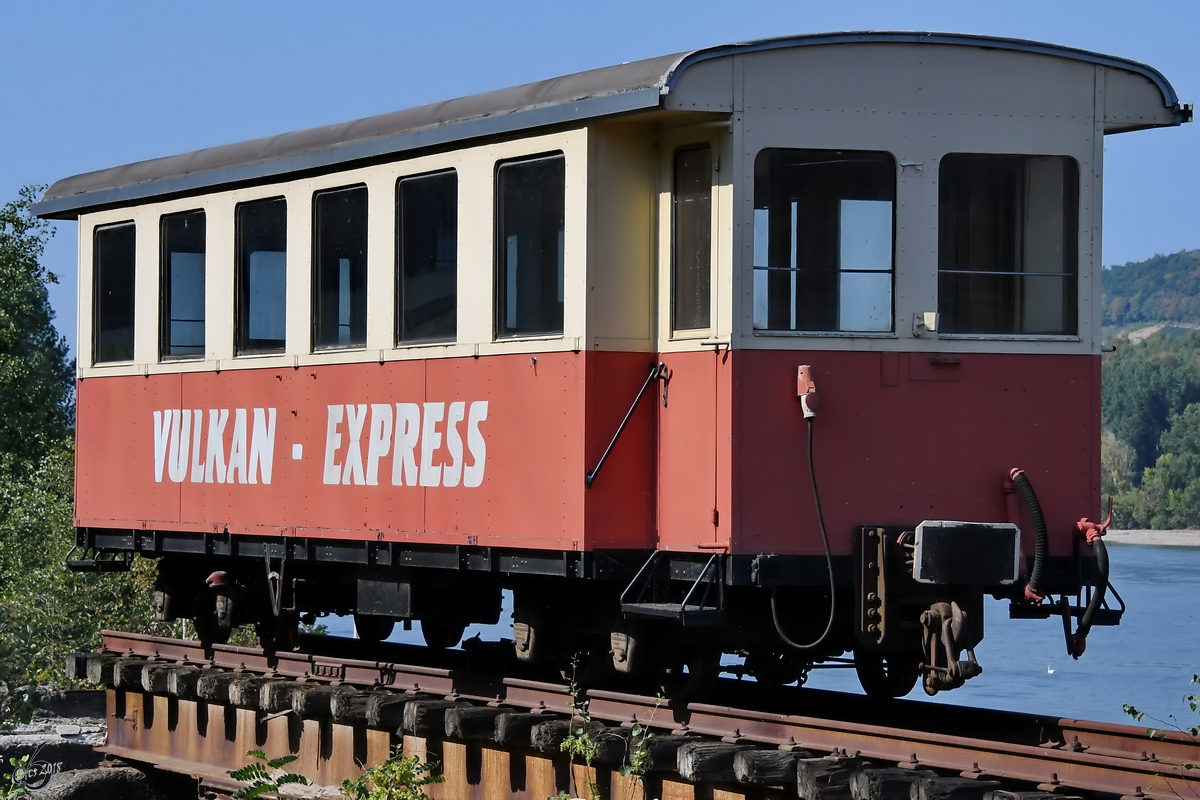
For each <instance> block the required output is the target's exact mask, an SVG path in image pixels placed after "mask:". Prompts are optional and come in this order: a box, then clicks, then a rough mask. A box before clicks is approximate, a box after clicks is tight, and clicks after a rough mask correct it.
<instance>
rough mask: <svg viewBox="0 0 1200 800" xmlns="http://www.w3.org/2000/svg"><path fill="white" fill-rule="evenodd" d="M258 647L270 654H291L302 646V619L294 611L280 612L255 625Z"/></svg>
mask: <svg viewBox="0 0 1200 800" xmlns="http://www.w3.org/2000/svg"><path fill="white" fill-rule="evenodd" d="M254 632H255V634H257V635H258V646H259V647H261V648H262V649H263V650H266V651H267V652H269V653H278V652H290V651H292V650H295V649H297V648H298V647H299V646H300V617H299V615H297V614H296V613H295V612H294V611H280V612H279V616H278V617H276V616H274V615H269V616H267V617H266V618H265V619H263V620H260V621H258V622H256V623H254Z"/></svg>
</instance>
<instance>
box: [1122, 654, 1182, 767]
mask: <svg viewBox="0 0 1200 800" xmlns="http://www.w3.org/2000/svg"><path fill="white" fill-rule="evenodd" d="M1190 685H1191V686H1196V685H1200V675H1193V676H1192V680H1191V681H1190ZM1183 704H1184V705H1185V706H1186V707H1187V709H1188V710H1189V711H1191V713H1192V714H1193V715H1197V714H1200V695H1195V694H1185V695H1184V696H1183ZM1121 709H1122V710H1123V711H1124V712H1125V713H1126V714H1128V715H1129V716H1131V717H1133V718H1134V720H1135V721H1137V722H1143V721H1145V720H1147V719H1149V720H1151V721H1152V722H1158V723H1160V724H1161V725H1162V726H1163V727H1166V728H1171V729H1172V730H1174V731H1178V732H1179V733H1182V734H1183V735H1184V736H1187V737H1189V738H1191V740H1192V742H1193V743H1196V744H1200V725H1188V724H1181V723H1180V721H1179V719H1178V718H1177V717H1176V716H1175V715H1174V714H1168V715H1167V718H1166V719H1165V720H1162V719H1157V718H1155V717H1151V716H1150V715H1149V714H1147V713H1146V712H1145V711H1141V710H1140V709H1137V708H1135V707H1133V706H1131V705H1130V704H1129V703H1125V704H1124V705H1122V706H1121ZM1197 720H1200V717H1197ZM1146 735H1147V736H1149V737H1150V738H1151V739H1153V740H1155V741H1163V740H1165V739H1166V738H1167V734H1166V731H1164V730H1163V729H1162V728H1147V729H1146ZM1180 766H1181V767H1183V768H1184V769H1187V770H1192V769H1196V768H1197V766H1198V765H1196V764H1193V763H1191V762H1183V763H1181V764H1180Z"/></svg>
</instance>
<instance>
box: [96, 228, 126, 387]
mask: <svg viewBox="0 0 1200 800" xmlns="http://www.w3.org/2000/svg"><path fill="white" fill-rule="evenodd" d="M94 237H95V238H94V239H93V244H92V297H93V306H92V308H93V311H92V317H93V320H92V324H93V326H94V333H93V336H94V338H93V340H92V362H93V363H95V364H101V363H104V362H109V361H132V360H133V273H134V241H135V238H134V226H133V223H132V222H127V223H123V224H121V225H109V226H106V227H103V228H96V232H95V234H94Z"/></svg>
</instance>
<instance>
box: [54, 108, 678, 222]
mask: <svg viewBox="0 0 1200 800" xmlns="http://www.w3.org/2000/svg"><path fill="white" fill-rule="evenodd" d="M661 102H662V97H661V93H660V89H659V88H658V86H651V87H647V88H644V89H635V90H633V91H628V92H619V93H617V94H610V95H601V96H597V97H589V98H585V99H583V100H575V101H570V102H565V103H556V104H554V105H548V106H536V107H532V108H525V109H520V110H517V111H513V112H510V113H507V114H500V115H495V116H489V117H481V118H479V119H471V120H465V121H462V122H455V123H453V124H451V125H434V126H431V127H428V128H420V129H417V130H413V131H406V132H404V133H400V134H397V135H395V136H382V137H379V138H376V139H369V140H366V141H360V142H352V143H349V144H345V145H340V146H337V147H331V148H327V149H322V150H314V151H313V152H310V153H302V154H299V155H293V156H285V157H283V158H277V159H270V160H265V161H258V162H255V163H253V164H243V165H238V166H235V167H226V168H224V169H215V170H205V171H203V172H194V173H189V174H186V175H178V176H175V177H170V178H161V179H155V180H150V181H144V182H142V183H135V184H131V185H128V186H117V187H113V188H111V189H98V190H94V191H90V192H82V193H80V194H73V195H67V196H64V197H55V198H52V199H49V200H41V201H38V202H37V203H34V205H33V209H32V210H33V213H34V214H35V215H36V216H38V217H42V218H45V219H75V218H77V217H78V216H79V214H78V213H75V212H80V211H84V210H91V209H97V210H98V209H101V208H104V207H111V206H117V205H124V204H128V203H134V202H137V201H141V200H148V199H150V198H153V197H163V196H168V195H179V194H185V193H188V192H194V191H197V190H200V189H215V188H217V187H220V186H230V185H234V184H244V183H254V182H260V181H267V180H269V179H271V178H275V177H278V176H281V175H287V174H290V173H295V172H304V171H310V170H322V169H328V168H330V167H336V166H338V165H340V164H352V163H354V162H363V161H370V160H372V159H377V158H383V157H386V156H389V155H392V154H394V153H403V152H407V151H411V150H420V149H425V148H430V147H438V146H441V145H446V144H451V143H453V142H457V141H462V140H465V139H479V138H485V137H489V136H497V135H503V134H506V133H512V132H514V131H519V130H526V129H529V128H540V127H548V126H552V125H562V124H564V123H569V122H573V121H576V120H585V119H593V118H596V117H606V116H612V115H614V114H623V113H629V112H634V111H642V110H645V109H649V108H658V107H659V105H660V104H661Z"/></svg>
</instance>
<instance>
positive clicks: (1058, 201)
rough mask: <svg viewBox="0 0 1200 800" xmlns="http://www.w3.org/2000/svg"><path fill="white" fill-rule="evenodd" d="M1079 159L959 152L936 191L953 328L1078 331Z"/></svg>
mask: <svg viewBox="0 0 1200 800" xmlns="http://www.w3.org/2000/svg"><path fill="white" fill-rule="evenodd" d="M1078 198H1079V165H1078V164H1077V163H1076V162H1075V160H1074V159H1071V158H1065V157H1063V156H1023V155H1022V156H1018V155H977V154H968V153H954V154H951V155H948V156H946V157H945V158H943V159H942V166H941V174H940V188H939V192H938V202H939V211H938V224H939V227H938V311H939V312H940V313H941V329H942V330H943V331H945V332H946V333H979V334H1039V333H1040V334H1073V333H1076V332H1077V330H1078V312H1077V294H1078V287H1077V283H1078V275H1079V255H1078V241H1079V228H1078V224H1079V223H1078V218H1079V207H1078V202H1079V201H1078Z"/></svg>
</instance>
